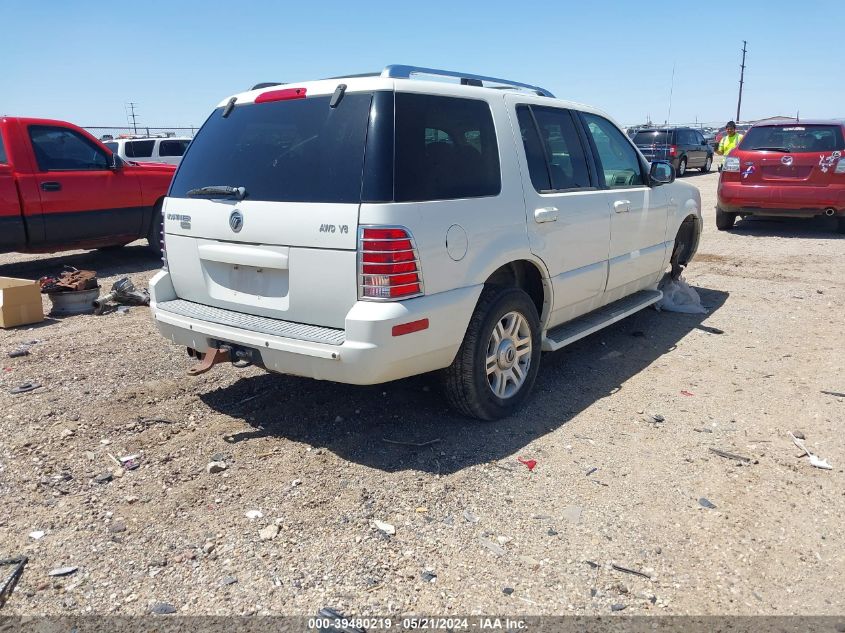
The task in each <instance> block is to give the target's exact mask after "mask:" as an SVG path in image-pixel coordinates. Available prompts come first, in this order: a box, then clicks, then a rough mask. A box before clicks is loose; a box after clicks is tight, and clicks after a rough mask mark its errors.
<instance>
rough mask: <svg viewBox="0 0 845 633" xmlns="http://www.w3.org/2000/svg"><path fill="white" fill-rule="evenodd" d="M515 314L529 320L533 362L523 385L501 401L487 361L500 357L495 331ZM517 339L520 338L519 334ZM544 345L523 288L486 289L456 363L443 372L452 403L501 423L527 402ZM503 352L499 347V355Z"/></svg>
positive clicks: (535, 309) (531, 306)
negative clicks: (495, 350) (541, 347)
mask: <svg viewBox="0 0 845 633" xmlns="http://www.w3.org/2000/svg"><path fill="white" fill-rule="evenodd" d="M511 313H516V314H518V315H520V316H521V317H522V318H523V319H524V320H525V323H526V324H527V326H528V331H530V337H531V350H530V353H527V354H526V355H527V356H528V359H529V360H528V365H527V367H525V368H524V371H523V374H524V376H525V378H524V380H523V382H522V383H521V385H520V386H519V387H518V389H517V391H515V392H514V393H513V394H511V395H509V396H508V397H506V398H500V397H499V396H497V395H496V394H495V393H494V392H493V387H492V386H491V384H490V378H489V377H488V376H489V374H488V369H487V368H488V364H487V360H488V358H491V357H492V356H498V354H497V353H495V352H493V351H492V348H491V345H492V344H493V338H492V337H493V331H494V329H495V328H496V327H497V325H498V324H499V322H500V321H503V320H504V319H505V317H507V316H508V315H510V314H511ZM516 336H517V338H518V337H519V335H518V334H517V335H516ZM540 345H541V340H540V318H539V316H538V315H537V308H536V306H535V305H534V302H533V301H532V300H531V298H530V297H529V296H528V295H527V294H526V293H525V292H524V291H523V290H521V289H520V288H501V287H490V288H486V289H485V290H484V291H483V292H482V293H481V297H480V298H479V300H478V305H477V306H476V307H475V312H473V315H472V318H471V319H470V322H469V326H468V327H467V331H466V335H465V336H464V341H463V343H462V344H461V347H460V349H459V350H458V353H457V355H456V356H455V360H454V361H452V364H451V365H450V366H449V367H447V368H446V369H444V370H443V382H444V386H445V391H446V396H447V398H448V399H449V403H450V404H451V405H452V406H453V407H454V408H455V409H457V410H458V411H460V412H461V413H463V414H465V415H467V416H470V417H473V418H478V419H480V420H498V419H500V418H504V417H507V416H509V415H511V414H512V413H514V412H515V411H516V410H517V409H518V408H519V407H520V405H522V404H523V402H525V399H526V398H527V397H528V395H529V393H530V392H531V388H532V387H533V386H534V380H535V379H536V378H537V372H538V370H539V368H540ZM501 349H502V348H501V347H498V348H497V351H498V350H501ZM504 351H505V352H506V351H507V350H504ZM504 361H505V359H503V362H504ZM517 364H519V357H517ZM514 386H516V385H514Z"/></svg>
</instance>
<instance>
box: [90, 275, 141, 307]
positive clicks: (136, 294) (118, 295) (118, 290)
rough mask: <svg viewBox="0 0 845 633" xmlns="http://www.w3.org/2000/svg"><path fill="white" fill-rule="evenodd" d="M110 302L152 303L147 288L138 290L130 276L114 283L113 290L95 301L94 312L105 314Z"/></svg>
mask: <svg viewBox="0 0 845 633" xmlns="http://www.w3.org/2000/svg"><path fill="white" fill-rule="evenodd" d="M109 303H117V304H120V305H133V306H148V305H150V293H149V291H147V290H146V289H142V290H138V289H137V288H135V284H133V283H132V281H131V280H130V279H129V278H128V277H123V278H122V279H118V280H117V281H116V282H114V283H113V284H112V287H111V291H110V292H109V293H108V294H105V295H103V296H102V297H99V298H98V299H96V300H95V301H94V314H103V312H104V311H105V310H106V309H107V308H108V305H109Z"/></svg>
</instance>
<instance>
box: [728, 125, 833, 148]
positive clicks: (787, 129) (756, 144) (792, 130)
mask: <svg viewBox="0 0 845 633" xmlns="http://www.w3.org/2000/svg"><path fill="white" fill-rule="evenodd" d="M739 147H740V149H744V150H755V149H765V148H771V149H774V150H778V149H780V150H785V151H788V152H834V151H837V150H839V151H842V150H845V142H843V139H842V128H841V127H839V126H838V125H796V124H791V125H767V126H764V127H753V128H751V129H750V130H748V133H747V134H746V135H745V138H743V139H742V143H740V146H739Z"/></svg>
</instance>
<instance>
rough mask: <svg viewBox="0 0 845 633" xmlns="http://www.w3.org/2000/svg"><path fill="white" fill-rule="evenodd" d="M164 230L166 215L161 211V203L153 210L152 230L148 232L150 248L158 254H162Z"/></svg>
mask: <svg viewBox="0 0 845 633" xmlns="http://www.w3.org/2000/svg"><path fill="white" fill-rule="evenodd" d="M163 232H164V216H163V215H162V213H161V204H157V205H156V208H155V209H154V210H153V220H152V222H150V232H149V233H147V243H148V244H149V245H150V250H151V251H152V252H153V253H155V254H156V255H158V256H161V254H162V247H163V245H164V243H163V237H164V236H163Z"/></svg>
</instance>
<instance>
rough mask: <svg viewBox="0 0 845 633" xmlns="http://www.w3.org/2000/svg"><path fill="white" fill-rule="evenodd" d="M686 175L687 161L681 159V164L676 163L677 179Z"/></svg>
mask: <svg viewBox="0 0 845 633" xmlns="http://www.w3.org/2000/svg"><path fill="white" fill-rule="evenodd" d="M686 173H687V159H686V158H682V159H681V162H680V163H678V178H680V177H681V176H683V175H684V174H686Z"/></svg>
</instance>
